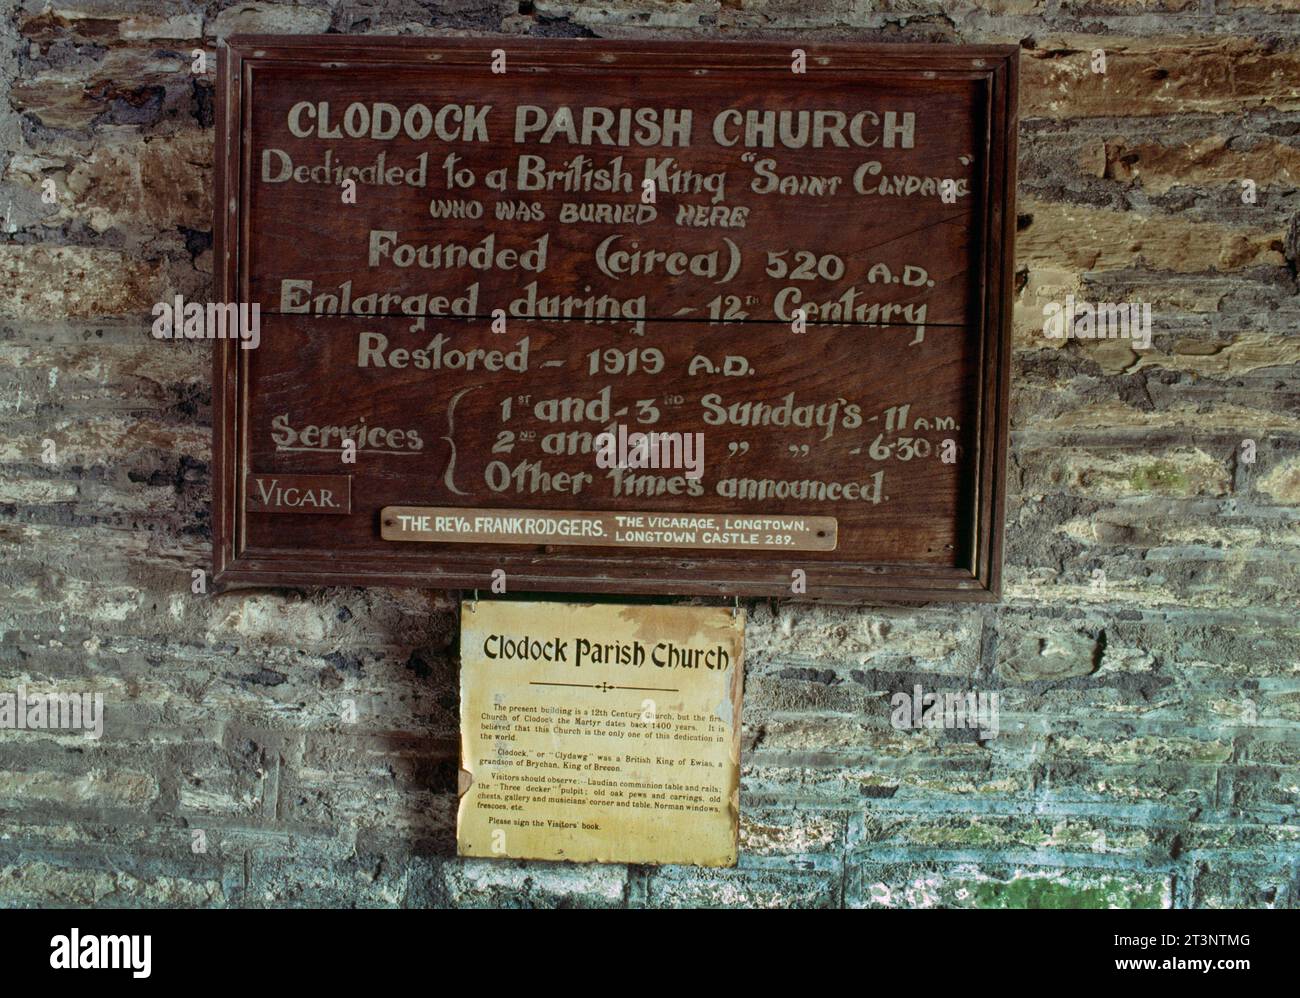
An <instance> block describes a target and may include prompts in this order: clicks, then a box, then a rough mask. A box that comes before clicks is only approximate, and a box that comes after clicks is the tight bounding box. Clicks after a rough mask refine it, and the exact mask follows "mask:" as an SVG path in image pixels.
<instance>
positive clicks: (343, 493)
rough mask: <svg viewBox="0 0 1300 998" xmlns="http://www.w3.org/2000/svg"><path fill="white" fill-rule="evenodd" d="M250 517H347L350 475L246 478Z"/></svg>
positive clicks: (349, 497) (253, 476)
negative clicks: (319, 514) (336, 515)
mask: <svg viewBox="0 0 1300 998" xmlns="http://www.w3.org/2000/svg"><path fill="white" fill-rule="evenodd" d="M245 495H246V497H247V501H246V503H245V506H244V508H245V509H246V510H248V512H250V513H351V512H352V476H351V475H273V474H272V475H249V476H248V487H247V490H246V492H245Z"/></svg>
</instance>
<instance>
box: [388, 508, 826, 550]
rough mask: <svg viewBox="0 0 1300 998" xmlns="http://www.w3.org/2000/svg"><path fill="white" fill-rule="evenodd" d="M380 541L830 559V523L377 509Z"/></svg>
mask: <svg viewBox="0 0 1300 998" xmlns="http://www.w3.org/2000/svg"><path fill="white" fill-rule="evenodd" d="M379 525H380V534H381V536H382V537H383V538H384V540H386V541H425V542H428V543H435V544H569V545H576V546H583V547H621V548H627V547H632V548H722V549H727V550H736V551H741V550H758V549H761V550H766V551H771V550H778V551H834V550H835V541H836V521H835V517H833V516H777V515H772V514H744V513H737V514H733V513H636V512H626V513H624V512H619V513H611V512H595V511H587V510H563V511H556V510H538V509H474V508H470V507H460V506H447V507H437V506H385V507H384V509H383V511H382V512H381V513H380V516H379Z"/></svg>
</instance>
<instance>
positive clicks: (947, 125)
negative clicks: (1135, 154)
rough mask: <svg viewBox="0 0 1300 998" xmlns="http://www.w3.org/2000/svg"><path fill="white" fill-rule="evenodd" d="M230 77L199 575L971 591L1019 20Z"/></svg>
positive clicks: (307, 43) (534, 46)
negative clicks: (222, 308)
mask: <svg viewBox="0 0 1300 998" xmlns="http://www.w3.org/2000/svg"><path fill="white" fill-rule="evenodd" d="M220 74H221V80H220V85H219V90H218V93H219V110H218V164H219V166H218V177H217V190H218V197H217V206H218V213H219V217H218V218H217V220H216V233H217V238H216V257H217V261H218V267H219V280H218V292H217V294H218V296H219V297H220V298H221V299H222V300H223V301H225V302H240V303H245V304H248V303H253V304H256V305H257V306H258V307H259V308H260V335H259V337H258V338H257V345H256V348H255V349H245V347H248V346H251V345H252V341H249V342H245V343H241V342H239V341H237V340H233V339H227V340H224V341H223V342H221V343H219V344H218V345H217V350H216V362H215V390H214V396H215V400H214V410H215V412H214V416H215V437H216V446H215V452H216V494H215V495H214V502H213V515H214V538H215V547H216V579H217V582H218V583H221V584H232V583H263V584H266V583H270V584H290V585H301V584H347V585H355V584H382V585H416V586H425V587H432V588H483V589H487V588H488V587H489V585H490V582H491V579H492V573H493V572H494V571H495V570H498V569H500V570H503V571H504V572H505V573H506V579H507V586H508V588H509V589H510V591H521V590H559V591H577V592H597V593H599V592H629V593H644V594H683V595H689V594H694V595H721V596H732V595H735V596H747V597H752V596H784V597H791V596H794V597H796V598H807V599H826V600H836V601H879V600H891V599H894V600H932V599H993V598H996V596H997V593H998V587H999V574H1000V563H1001V531H1002V505H1003V475H1004V464H1005V449H1006V448H1005V441H1006V408H1007V379H1008V362H1009V315H1010V298H1011V287H1010V282H1011V276H1012V266H1011V259H1012V235H1013V229H1014V220H1015V212H1014V207H1013V191H1014V187H1015V171H1014V163H1015V123H1016V110H1015V96H1016V49H1015V48H1014V47H981V48H967V47H953V46H910V45H900V46H854V45H840V44H834V45H829V44H828V45H820V44H818V45H803V46H802V55H800V54H799V53H797V52H795V51H794V48H793V45H786V44H777V43H763V44H756V43H745V44H743V45H740V44H706V43H701V42H695V41H691V42H609V41H597V40H578V41H567V40H566V41H543V40H521V39H502V38H496V39H455V40H451V39H447V40H442V39H345V38H340V37H335V36H328V37H243V38H240V37H236V38H233V39H231V40H230V41H229V43H228V44H227V45H226V46H224V47H223V49H222V51H221V67H220ZM277 490H278V491H277Z"/></svg>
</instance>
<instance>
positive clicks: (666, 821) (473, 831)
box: [456, 600, 745, 866]
mask: <svg viewBox="0 0 1300 998" xmlns="http://www.w3.org/2000/svg"><path fill="white" fill-rule="evenodd" d="M462 606H463V610H462V613H461V628H460V661H461V668H460V732H461V771H460V803H459V807H458V809H457V813H456V842H457V845H458V851H459V852H460V854H461V855H462V856H477V857H484V858H493V857H497V858H503V859H505V858H514V859H549V860H571V861H574V862H600V863H695V864H698V865H701V866H734V865H735V862H736V835H737V827H738V817H739V813H740V811H739V807H740V701H741V684H742V682H743V676H744V668H743V662H742V657H743V653H744V645H743V639H744V633H745V616H744V613H743V612H738V613H736V614H732V612H731V611H730V610H728V609H725V608H713V607H686V606H612V605H608V604H606V605H598V606H593V605H578V604H561V603H516V602H509V603H507V602H489V601H486V600H484V601H481V602H479V601H475V602H473V603H469V602H467V603H465V604H463V605H462Z"/></svg>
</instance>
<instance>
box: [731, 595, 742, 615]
mask: <svg viewBox="0 0 1300 998" xmlns="http://www.w3.org/2000/svg"><path fill="white" fill-rule="evenodd" d="M733 598H734V599H735V601H736V602H735V603H733V604H732V606H731V619H732V620H735V619H736V614H737V612H738V611H739V610H740V597H739V596H735V597H733Z"/></svg>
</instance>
